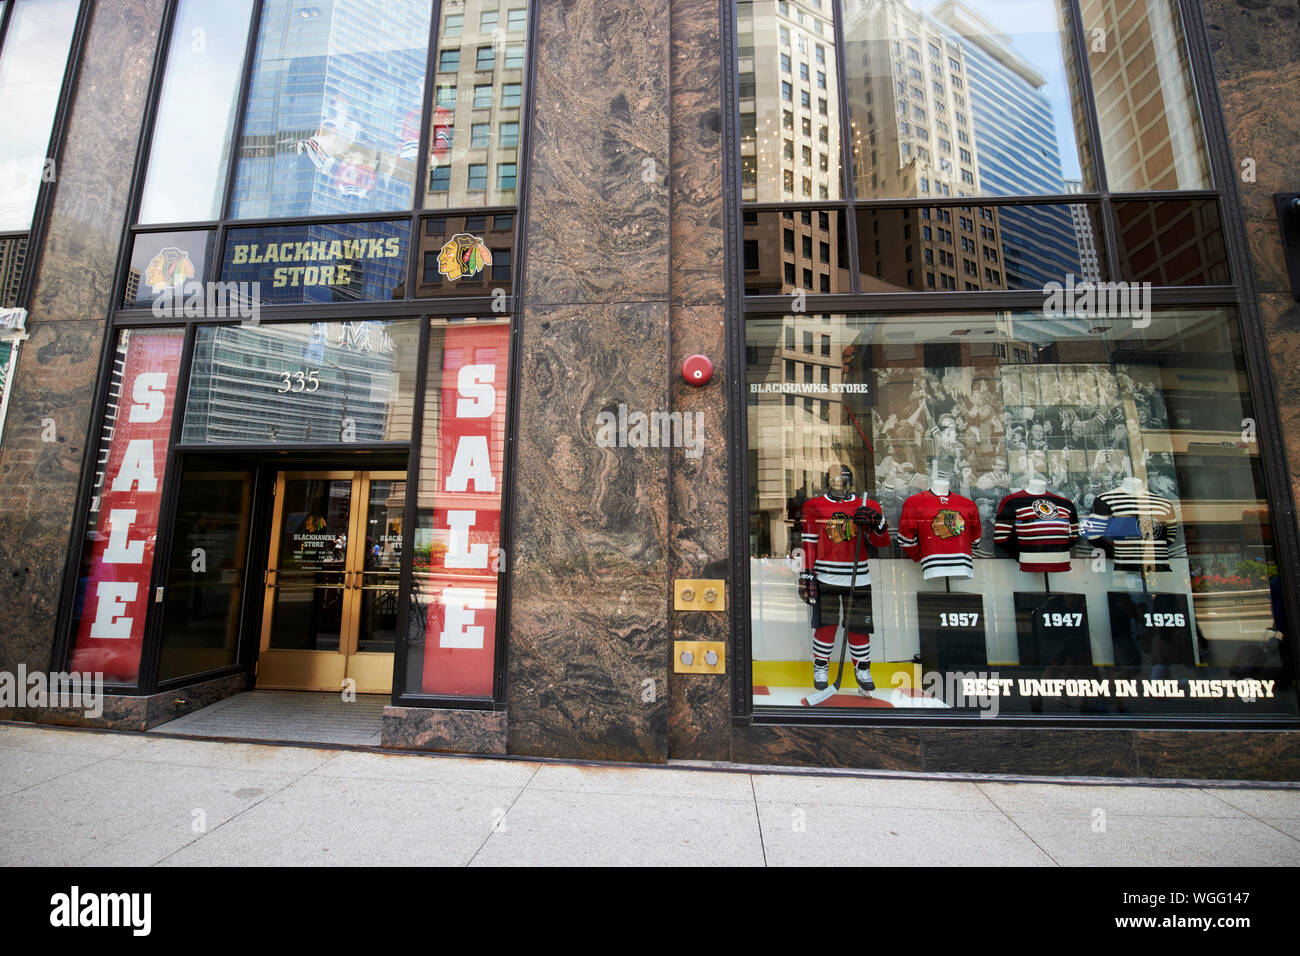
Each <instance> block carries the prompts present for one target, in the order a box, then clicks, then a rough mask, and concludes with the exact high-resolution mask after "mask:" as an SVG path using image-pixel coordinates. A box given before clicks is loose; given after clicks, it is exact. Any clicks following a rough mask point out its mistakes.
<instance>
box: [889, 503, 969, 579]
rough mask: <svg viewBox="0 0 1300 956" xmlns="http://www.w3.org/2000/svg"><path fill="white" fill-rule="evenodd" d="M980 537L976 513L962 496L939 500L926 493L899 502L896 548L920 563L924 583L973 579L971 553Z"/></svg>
mask: <svg viewBox="0 0 1300 956" xmlns="http://www.w3.org/2000/svg"><path fill="white" fill-rule="evenodd" d="M980 534H981V530H980V513H979V509H978V508H977V507H975V502H973V501H971V500H970V499H969V498H966V497H964V496H962V495H943V496H942V497H941V496H939V495H936V494H935V493H934V492H933V491H929V490H928V489H927V490H926V491H920V492H917V493H916V494H914V495H912V497H910V498H908V499H907V500H906V501H905V502H903V515H902V517H901V518H900V519H899V522H898V544H899V546H900V547H902V549H903V553H904V554H906V555H907V556H908V557H909V558H911V559H912V560H913V561H919V562H920V563H921V570H922V573H923V576H924V577H925V579H926V580H929V579H931V578H972V577H974V576H975V563H974V561H973V560H972V559H971V551H973V550H974V548H975V546H976V545H977V544H979V540H980Z"/></svg>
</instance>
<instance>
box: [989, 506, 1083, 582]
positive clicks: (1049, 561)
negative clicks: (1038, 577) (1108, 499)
mask: <svg viewBox="0 0 1300 956" xmlns="http://www.w3.org/2000/svg"><path fill="white" fill-rule="evenodd" d="M1078 540H1079V511H1078V509H1077V508H1075V507H1074V503H1073V502H1071V501H1070V500H1069V499H1068V498H1063V497H1061V496H1060V495H1058V494H1053V493H1052V492H1050V491H1046V492H1043V493H1042V494H1040V495H1033V494H1030V493H1029V492H1028V491H1017V492H1015V493H1014V494H1010V495H1007V496H1006V497H1005V498H1003V499H1002V503H1001V504H1000V505H998V514H997V521H996V523H995V524H994V526H993V541H994V543H995V544H997V546H998V547H1000V548H1001V549H1002V550H1003V551H1005V552H1007V553H1008V554H1010V555H1011V556H1012V557H1014V558H1017V559H1018V560H1019V561H1020V570H1022V571H1029V572H1030V573H1039V572H1044V573H1045V572H1058V571H1069V570H1070V548H1071V547H1072V546H1073V545H1074V543H1075V542H1076V541H1078Z"/></svg>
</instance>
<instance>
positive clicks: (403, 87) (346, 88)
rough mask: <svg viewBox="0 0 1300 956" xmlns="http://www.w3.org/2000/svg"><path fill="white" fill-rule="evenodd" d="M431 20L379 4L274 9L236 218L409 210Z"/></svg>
mask: <svg viewBox="0 0 1300 956" xmlns="http://www.w3.org/2000/svg"><path fill="white" fill-rule="evenodd" d="M428 16H429V14H428V11H427V9H425V10H423V11H422V10H420V9H418V8H417V5H414V4H391V3H385V2H382V0H321V2H320V3H317V4H313V5H312V6H310V7H298V6H296V5H292V4H287V3H281V4H268V5H267V8H266V12H265V16H264V17H263V21H262V27H261V30H260V31H259V34H258V40H257V43H258V48H259V50H260V51H262V52H261V53H259V56H258V61H257V67H256V69H255V71H254V74H253V83H252V89H251V93H250V97H249V103H248V112H247V116H246V117H245V121H244V129H243V132H242V134H241V135H240V137H239V146H238V148H239V155H240V162H239V169H238V174H237V176H236V180H235V186H234V196H233V200H232V206H231V208H232V213H233V215H234V217H235V218H249V217H253V216H265V215H279V216H294V215H298V216H302V215H316V214H321V213H329V212H344V211H349V210H352V209H355V210H357V211H371V210H375V209H404V208H409V207H410V204H411V195H412V188H413V184H412V179H413V176H414V170H415V152H416V151H417V150H418V142H419V136H420V98H421V97H422V95H423V89H424V71H425V65H426V52H425V49H424V41H423V40H422V38H423V37H426V36H428V32H429V22H428ZM402 116H405V120H401V119H400V117H402ZM395 117H396V118H399V119H398V124H397V126H396V127H395V126H394V123H393V121H394V118H395Z"/></svg>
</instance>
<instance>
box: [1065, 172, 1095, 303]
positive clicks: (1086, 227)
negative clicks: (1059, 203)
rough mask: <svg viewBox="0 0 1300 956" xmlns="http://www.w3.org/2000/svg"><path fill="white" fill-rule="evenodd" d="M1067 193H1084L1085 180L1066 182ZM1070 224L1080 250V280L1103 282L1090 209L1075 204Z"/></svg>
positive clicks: (1071, 212) (1072, 208)
mask: <svg viewBox="0 0 1300 956" xmlns="http://www.w3.org/2000/svg"><path fill="white" fill-rule="evenodd" d="M1064 191H1065V192H1067V193H1081V192H1083V180H1081V179H1067V180H1065V189H1064ZM1070 224H1071V225H1072V226H1073V227H1074V244H1075V248H1076V249H1078V250H1079V278H1080V279H1081V280H1082V281H1084V282H1100V281H1101V263H1100V262H1099V261H1098V260H1097V231H1096V224H1095V223H1094V222H1093V221H1092V216H1091V215H1090V214H1089V211H1088V207H1087V206H1085V205H1082V204H1075V205H1072V206H1071V207H1070Z"/></svg>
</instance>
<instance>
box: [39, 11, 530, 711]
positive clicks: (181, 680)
mask: <svg viewBox="0 0 1300 956" xmlns="http://www.w3.org/2000/svg"><path fill="white" fill-rule="evenodd" d="M181 2H182V0H166V4H165V7H164V12H163V17H162V22H161V25H160V28H159V35H158V42H157V45H156V48H155V52H154V61H153V64H154V65H153V72H152V75H151V78H150V83H149V88H148V93H147V106H146V110H145V120H144V123H143V124H142V126H141V131H140V136H139V139H138V143H137V149H136V156H135V163H134V169H133V172H132V178H131V187H130V197H131V198H130V205H129V208H128V215H127V217H126V221H125V223H124V225H123V228H122V234H121V239H120V252H119V258H118V263H117V271H116V274H115V276H114V279H113V289H112V299H111V302H110V311H109V314H108V316H107V317H106V318H107V321H106V322H105V329H104V337H103V340H102V344H101V354H100V365H99V369H98V372H97V375H96V386H95V390H94V395H95V404H94V407H93V412H92V416H91V421H90V427H89V430H88V432H87V441H86V446H85V447H86V451H85V457H84V461H83V465H82V471H81V480H80V486H79V492H78V497H77V503H76V508H75V510H74V513H73V520H72V523H71V528H70V532H69V539H68V549H67V557H66V562H65V567H64V572H63V579H62V589H61V592H60V597H59V606H58V618H57V625H56V631H55V639H54V642H53V645H52V648H51V656H50V667H51V670H60V669H62V668H63V666H64V664H65V663H66V662H67V660H68V656H69V654H70V653H71V651H72V645H73V634H74V628H75V627H76V623H77V621H76V615H75V601H76V595H77V589H78V586H79V582H78V578H79V569H80V566H81V561H82V555H83V547H84V533H85V528H86V522H87V520H88V516H89V513H90V505H91V491H92V486H93V482H94V475H95V464H96V456H97V454H98V452H99V446H100V441H101V438H102V435H103V428H104V419H105V415H106V412H107V407H106V406H107V399H108V395H109V390H110V388H111V386H112V372H113V363H114V356H115V353H116V345H117V340H118V333H119V332H121V331H123V330H128V329H149V328H169V329H184V332H185V340H184V345H183V348H182V355H181V365H180V372H179V375H178V380H177V383H176V397H175V399H174V401H175V403H176V411H175V413H174V414H173V420H172V432H171V440H170V443H169V447H168V453H167V465H166V473H165V476H164V479H163V490H162V500H161V504H160V510H159V533H158V539H157V544H156V548H155V554H154V561H153V568H152V570H151V580H150V593H151V594H152V593H154V589H155V588H157V587H160V586H163V585H164V584H165V583H166V575H167V569H168V567H169V563H170V557H171V548H172V543H173V530H174V528H173V525H174V522H175V519H176V505H177V500H178V495H179V485H180V472H181V465H182V459H183V458H184V456H187V455H188V456H194V455H199V454H201V455H203V456H205V457H209V458H216V457H217V456H220V455H225V456H228V457H230V458H232V459H237V458H238V457H239V456H248V455H254V456H257V455H263V454H266V453H268V452H271V451H283V450H284V447H283V446H277V447H275V448H271V447H269V446H264V445H257V446H238V445H230V446H215V447H214V446H202V447H198V446H193V445H183V444H181V442H180V437H181V428H182V425H183V419H184V415H183V409H182V407H181V405H182V402H183V396H184V395H185V394H186V393H187V390H188V382H189V376H190V372H191V365H192V359H193V354H194V348H195V341H196V338H197V330H198V328H199V327H201V326H213V325H218V326H219V325H237V324H239V322H240V320H239V319H225V320H223V319H205V318H195V319H179V318H170V317H161V318H160V317H158V316H155V315H154V314H153V313H152V311H151V310H148V309H140V308H134V309H132V308H123V307H121V303H122V301H123V298H124V295H125V289H126V284H127V279H128V274H129V268H130V260H131V254H132V251H133V247H134V239H135V237H136V236H139V235H144V234H148V233H160V232H181V231H190V230H193V231H198V230H208V231H210V232H211V233H212V238H211V242H212V248H213V249H214V250H217V251H218V252H219V251H220V250H223V249H224V245H225V240H226V236H227V235H228V234H229V232H230V231H231V230H232V229H247V228H258V227H273V226H288V225H304V224H310V223H314V222H322V223H335V224H346V223H365V222H374V221H380V220H394V219H399V220H400V219H405V220H407V221H408V222H409V224H410V226H409V228H410V232H409V241H408V247H407V265H406V282H405V297H404V298H403V299H400V300H392V301H370V302H360V303H339V304H328V305H317V304H298V305H268V306H264V307H263V309H262V318H261V324H263V325H268V326H269V325H276V324H285V323H291V322H306V321H311V322H352V321H365V320H368V319H415V320H418V321H419V339H418V346H417V348H418V353H417V359H416V361H417V369H416V390H415V394H414V406H413V410H412V425H411V439H410V441H409V442H402V443H391V444H388V443H386V444H383V445H378V446H367V445H364V444H357V443H338V444H328V445H326V444H321V445H312V446H302V447H295V448H294V449H293V451H294V452H295V454H296V455H297V456H299V457H297V458H296V459H295V460H306V459H307V458H311V457H317V458H319V457H329V456H332V455H350V456H355V455H357V454H359V453H361V454H364V453H366V452H367V451H369V452H372V453H376V454H388V455H391V454H393V453H397V454H402V455H404V456H405V457H406V461H407V464H406V468H407V473H408V489H409V491H408V496H407V503H406V513H405V515H404V517H403V554H402V563H401V571H400V575H401V576H400V579H399V581H400V584H399V605H398V620H399V622H400V624H399V626H400V627H402V629H403V634H402V636H401V637H400V638H399V641H398V646H397V648H396V653H395V670H394V679H393V694H392V703H393V704H394V705H399V706H401V705H404V706H415V707H454V708H459V709H466V710H502V709H504V707H505V691H506V667H507V654H508V646H507V645H508V641H507V640H506V635H507V634H508V633H509V622H510V591H511V589H510V577H509V574H510V563H509V560H508V555H507V560H506V561H503V562H502V564H501V569H500V572H499V574H498V576H497V602H498V603H497V613H496V620H495V645H494V646H495V660H494V675H493V692H492V696H491V697H488V698H469V697H437V696H431V695H423V694H409V693H406V692H405V691H404V687H405V676H406V647H407V645H406V633H405V629H406V627H407V625H408V623H409V621H410V614H411V598H412V595H411V583H412V577H413V569H412V562H413V552H414V546H413V542H414V534H415V524H416V511H417V507H416V505H417V495H418V487H417V486H418V476H419V474H420V455H421V443H422V442H421V438H422V433H423V413H424V396H425V389H426V380H427V377H428V373H429V361H428V359H429V354H428V353H429V340H430V330H431V326H432V321H431V320H436V319H455V318H465V317H482V318H491V319H507V320H508V322H509V329H510V345H509V356H508V359H507V375H508V379H507V408H506V411H505V415H506V419H505V438H506V447H505V458H504V462H503V474H504V479H505V480H504V485H503V488H502V499H501V501H502V507H501V538H500V540H501V547H502V548H506V547H507V546H508V543H509V542H510V541H512V540H513V539H512V535H513V527H514V494H513V482H512V476H513V474H514V463H515V455H516V439H517V432H518V427H517V418H518V401H519V398H518V376H519V364H520V342H521V337H522V336H521V330H522V307H521V297H520V295H519V290H520V289H522V283H523V281H524V274H525V263H524V261H523V260H524V257H523V256H522V254H521V253H522V250H523V249H525V248H526V233H527V209H528V184H529V176H528V170H529V168H530V165H531V164H530V159H531V155H532V137H531V128H532V119H533V102H534V97H533V89H534V86H535V82H536V69H537V67H536V63H537V57H536V44H537V32H538V26H537V19H538V17H537V5H536V3H533V2H528V3H527V5H526V9H527V10H528V18H527V24H526V26H525V30H524V42H525V61H524V67H523V75H524V86H525V89H524V98H523V102H522V104H521V113H520V126H521V130H520V141H519V157H520V158H519V163H518V167H517V179H516V190H517V191H516V198H517V204H516V205H515V206H509V207H506V206H499V207H463V208H451V209H424V208H422V207H421V202H422V200H423V196H424V187H425V186H426V185H427V184H426V183H425V182H424V181H422V180H421V179H420V177H419V175H418V173H417V181H416V182H415V183H414V184H413V190H412V193H413V196H412V208H411V209H410V210H409V212H406V211H400V210H399V211H397V212H395V213H394V212H389V213H367V214H361V215H346V216H329V215H326V216H301V217H289V218H279V219H239V220H233V219H230V218H229V216H230V206H231V203H232V202H233V194H234V179H235V171H236V168H237V163H238V159H239V149H238V146H237V139H236V141H234V142H232V148H231V151H230V152H231V156H230V162H229V164H228V166H227V169H226V171H225V179H224V181H223V184H222V185H223V189H224V193H223V206H222V208H223V215H222V218H221V219H219V220H211V221H201V222H193V223H166V224H149V225H137V224H136V219H137V216H138V213H139V208H140V201H141V198H142V193H143V188H144V180H145V176H146V174H147V172H148V160H149V150H150V144H151V143H152V140H153V135H154V131H155V128H156V125H157V110H158V103H159V96H160V94H161V90H162V85H163V81H164V79H165V77H166V70H167V57H168V51H169V49H170V44H171V40H172V33H173V30H174V27H175V23H176V19H177V14H178V10H179V7H180V4H181ZM90 6H91V5H90V4H89V3H86V2H85V0H83V8H82V11H81V18H82V19H81V20H80V21H79V24H78V34H77V40H76V43H75V45H74V50H75V51H76V54H75V55H76V58H77V59H78V60H79V58H80V52H81V50H82V47H83V46H84V38H85V32H86V27H87V23H88V19H89V15H90V14H89V11H90ZM263 6H264V0H253V6H252V11H251V13H250V17H249V31H248V35H247V38H246V44H245V52H244V64H243V72H242V76H241V79H240V86H239V91H238V94H237V95H238V100H237V108H236V121H235V125H234V127H233V129H234V130H235V131H236V132H235V136H236V138H237V137H238V135H239V131H240V130H242V128H243V122H244V118H245V114H246V111H247V106H248V95H249V90H250V88H251V84H252V75H253V68H254V65H255V63H256V56H257V52H258V51H257V48H256V45H257V35H258V28H259V25H260V22H261V14H262V10H263ZM442 6H443V2H442V0H431V11H430V32H429V39H428V47H427V50H428V52H427V57H426V73H425V99H424V109H423V110H422V118H421V130H420V140H419V150H420V152H419V153H418V154H417V155H419V156H427V155H428V154H429V143H430V138H431V136H432V126H433V113H434V108H435V96H434V92H435V91H436V89H437V86H438V82H437V72H436V58H437V55H438V36H439V29H440V25H441V20H442ZM72 72H73V67H71V66H70V67H69V73H70V74H71V73H72ZM75 93H76V84H75V82H74V81H73V79H72V78H71V77H70V79H69V82H67V83H66V84H65V88H64V93H63V97H62V98H61V101H60V113H59V118H58V121H57V122H56V127H55V140H54V141H55V142H56V143H61V142H62V133H63V121H64V119H65V113H66V107H67V104H68V103H70V102H71V99H72V97H73V96H75ZM46 202H47V199H46V190H44V189H43V190H42V193H41V201H40V203H38V214H39V213H41V212H42V211H43V210H44V205H42V204H43V203H46ZM467 215H474V216H479V215H489V216H490V215H511V216H513V217H514V227H515V228H514V242H513V244H512V256H511V270H512V277H511V285H512V290H513V292H512V294H510V295H506V296H505V297H504V298H502V297H499V296H494V295H477V296H463V297H455V296H444V297H439V298H416V297H415V296H414V288H415V285H414V278H415V276H416V275H417V274H418V270H419V268H420V266H421V262H420V259H421V253H420V250H419V243H418V241H417V238H418V237H419V235H420V229H421V228H422V223H423V222H424V221H425V220H428V219H439V218H449V217H455V216H467ZM38 238H39V237H38V236H37V234H36V232H35V230H34V231H33V239H34V240H36V239H38ZM35 247H36V246H35V242H34V243H33V246H32V248H35ZM220 268H221V265H220V260H219V257H218V255H211V256H209V258H208V263H207V269H206V271H205V274H204V275H203V276H198V277H196V278H197V279H198V280H199V281H215V280H217V279H219V277H220ZM24 281H30V272H29V273H28V276H27V277H25V280H24ZM240 460H243V461H246V460H247V458H246V457H245V458H244V459H240ZM262 501H263V496H260V495H258V496H255V503H254V505H253V506H252V507H253V511H254V514H253V515H251V517H250V520H257V519H258V518H259V515H258V514H257V513H256V512H257V509H258V504H259V503H262ZM262 510H263V511H266V509H265V508H263V509H262ZM261 517H262V518H264V519H265V520H269V512H267V513H266V514H265V515H262V516H261ZM252 530H253V534H250V541H249V547H250V548H252V547H255V546H256V542H257V537H258V536H257V530H258V529H257V526H256V525H254V526H253V528H252ZM256 563H257V562H256V561H252V562H249V561H246V562H245V569H246V570H245V577H246V580H245V587H244V588H243V589H242V594H241V601H243V602H244V604H245V606H244V607H243V608H241V611H240V622H241V623H240V627H241V633H240V636H239V639H238V640H239V652H238V653H239V657H238V658H237V660H236V663H234V664H232V665H230V666H227V667H222V668H219V669H215V670H211V671H206V672H203V673H200V674H194V675H186V676H184V677H178V678H172V679H168V680H159V678H158V666H159V659H160V654H161V637H162V614H161V605H157V604H155V603H153V602H152V601H151V602H149V604H148V608H149V611H148V614H147V620H146V624H145V632H144V640H143V648H142V652H141V662H140V670H139V676H138V678H137V681H136V683H134V684H113V685H108V690H109V692H110V693H117V694H127V695H133V696H134V695H149V694H153V693H158V692H160V691H167V690H172V689H177V688H180V687H185V686H190V685H193V684H196V683H199V682H203V681H209V680H214V679H217V678H221V677H228V676H233V675H239V674H246V675H247V676H248V678H249V680H250V683H251V680H252V678H253V668H254V664H255V662H256V659H257V653H256V647H255V646H253V648H252V653H251V657H250V653H249V646H250V643H249V637H248V635H249V631H250V629H251V628H252V627H253V625H254V624H255V623H256V619H257V618H258V617H259V616H260V615H259V613H257V610H256V609H254V608H251V607H249V606H248V604H249V600H250V599H249V593H250V589H249V587H248V586H247V584H248V581H247V576H248V574H249V573H251V571H250V569H251V568H253V567H255V566H256ZM257 590H258V589H257V588H253V589H252V591H254V592H256V591H257ZM254 603H255V602H254Z"/></svg>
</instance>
